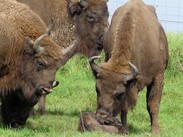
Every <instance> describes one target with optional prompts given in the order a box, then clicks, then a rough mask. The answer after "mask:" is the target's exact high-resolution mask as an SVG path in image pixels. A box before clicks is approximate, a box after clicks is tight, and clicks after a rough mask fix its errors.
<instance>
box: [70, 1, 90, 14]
mask: <svg viewBox="0 0 183 137" xmlns="http://www.w3.org/2000/svg"><path fill="white" fill-rule="evenodd" d="M86 6H87V2H86V0H68V10H69V13H70V15H71V16H75V15H79V14H80V13H81V11H82V10H83V9H84V8H86Z"/></svg>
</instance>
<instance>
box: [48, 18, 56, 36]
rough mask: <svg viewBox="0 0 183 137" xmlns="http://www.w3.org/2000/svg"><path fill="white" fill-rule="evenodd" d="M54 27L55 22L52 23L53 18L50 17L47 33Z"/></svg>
mask: <svg viewBox="0 0 183 137" xmlns="http://www.w3.org/2000/svg"><path fill="white" fill-rule="evenodd" d="M54 27H55V23H54V20H53V18H51V21H50V23H49V26H48V32H47V34H48V35H50V34H51V31H52V30H53V28H54Z"/></svg>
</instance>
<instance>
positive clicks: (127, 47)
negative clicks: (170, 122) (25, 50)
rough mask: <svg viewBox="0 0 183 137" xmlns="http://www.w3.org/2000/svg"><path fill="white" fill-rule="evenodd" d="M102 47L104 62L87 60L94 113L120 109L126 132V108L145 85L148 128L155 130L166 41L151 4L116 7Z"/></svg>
mask: <svg viewBox="0 0 183 137" xmlns="http://www.w3.org/2000/svg"><path fill="white" fill-rule="evenodd" d="M105 46H106V47H105ZM104 47H105V51H106V54H107V55H108V57H109V60H108V61H107V62H105V63H102V64H101V65H100V66H98V65H96V64H95V63H94V60H95V59H96V58H98V57H92V58H90V60H89V62H90V65H91V68H92V71H93V73H94V76H95V77H96V92H97V104H98V105H97V114H98V115H109V116H116V115H117V114H118V113H120V114H121V122H122V124H123V126H124V127H125V130H126V132H127V133H128V126H127V113H128V109H129V108H133V107H134V106H135V104H136V101H137V94H138V92H139V91H141V90H142V89H143V88H144V87H147V95H146V99H147V100H146V101H147V110H148V112H149V115H150V119H151V126H152V132H153V133H159V124H158V113H159V106H160V100H161V95H162V89H163V78H164V71H165V69H166V67H167V63H168V43H167V39H166V36H165V33H164V30H163V28H162V26H161V25H160V23H159V21H158V19H157V16H156V13H155V10H153V8H152V6H148V5H146V4H144V3H143V2H142V1H141V0H131V1H129V2H127V3H126V4H125V5H124V6H122V7H120V8H119V9H117V10H116V12H115V13H114V15H113V18H112V24H111V26H110V28H109V31H108V33H107V36H106V39H105V44H104ZM110 56H111V57H110ZM106 60H107V59H106Z"/></svg>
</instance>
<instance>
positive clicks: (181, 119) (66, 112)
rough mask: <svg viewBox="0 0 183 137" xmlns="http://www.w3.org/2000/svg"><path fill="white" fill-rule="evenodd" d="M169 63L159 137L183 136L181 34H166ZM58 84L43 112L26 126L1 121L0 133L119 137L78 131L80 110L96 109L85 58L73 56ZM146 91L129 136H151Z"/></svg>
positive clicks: (4, 135) (0, 136)
mask: <svg viewBox="0 0 183 137" xmlns="http://www.w3.org/2000/svg"><path fill="white" fill-rule="evenodd" d="M168 41H169V51H170V61H169V62H170V63H169V66H168V69H167V71H166V73H165V84H164V89H163V95H162V101H161V106H160V113H159V123H160V129H161V134H160V135H158V136H161V137H182V136H183V35H181V34H177V35H175V34H168ZM57 79H58V80H59V81H60V85H59V86H58V87H57V88H55V90H54V91H53V93H51V94H50V95H49V96H47V103H46V105H47V106H46V109H47V114H46V115H44V116H39V115H36V116H34V117H30V118H29V119H28V121H27V124H26V125H25V127H23V128H21V129H9V128H6V127H3V125H2V124H0V137H29V136H32V137H111V136H113V137H119V135H111V134H107V133H103V132H85V133H80V132H78V131H77V126H78V120H79V113H80V112H81V111H90V112H94V111H95V109H96V93H95V81H94V78H93V76H92V73H91V71H90V68H89V64H88V61H87V59H86V58H84V57H82V56H75V57H74V58H73V59H71V60H70V61H69V62H68V63H67V64H66V65H65V66H64V67H63V68H62V69H61V70H60V71H59V72H58V73H57ZM145 94H146V91H145V90H144V91H142V92H140V93H139V99H138V103H137V106H136V107H135V109H134V110H133V111H130V112H129V115H128V123H129V128H130V133H129V135H128V136H129V137H146V136H154V135H152V134H151V132H150V120H149V115H148V113H147V111H146V102H145Z"/></svg>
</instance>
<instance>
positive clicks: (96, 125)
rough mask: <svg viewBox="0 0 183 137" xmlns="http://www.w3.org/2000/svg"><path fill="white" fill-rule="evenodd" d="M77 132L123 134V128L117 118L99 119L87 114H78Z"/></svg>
mask: <svg viewBox="0 0 183 137" xmlns="http://www.w3.org/2000/svg"><path fill="white" fill-rule="evenodd" d="M78 130H79V131H81V132H85V131H103V132H108V133H111V134H124V129H123V126H122V124H121V123H120V121H118V119H117V118H114V117H110V118H109V117H108V118H101V117H99V116H97V115H95V114H94V113H89V112H83V113H81V114H80V119H79V125H78Z"/></svg>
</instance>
